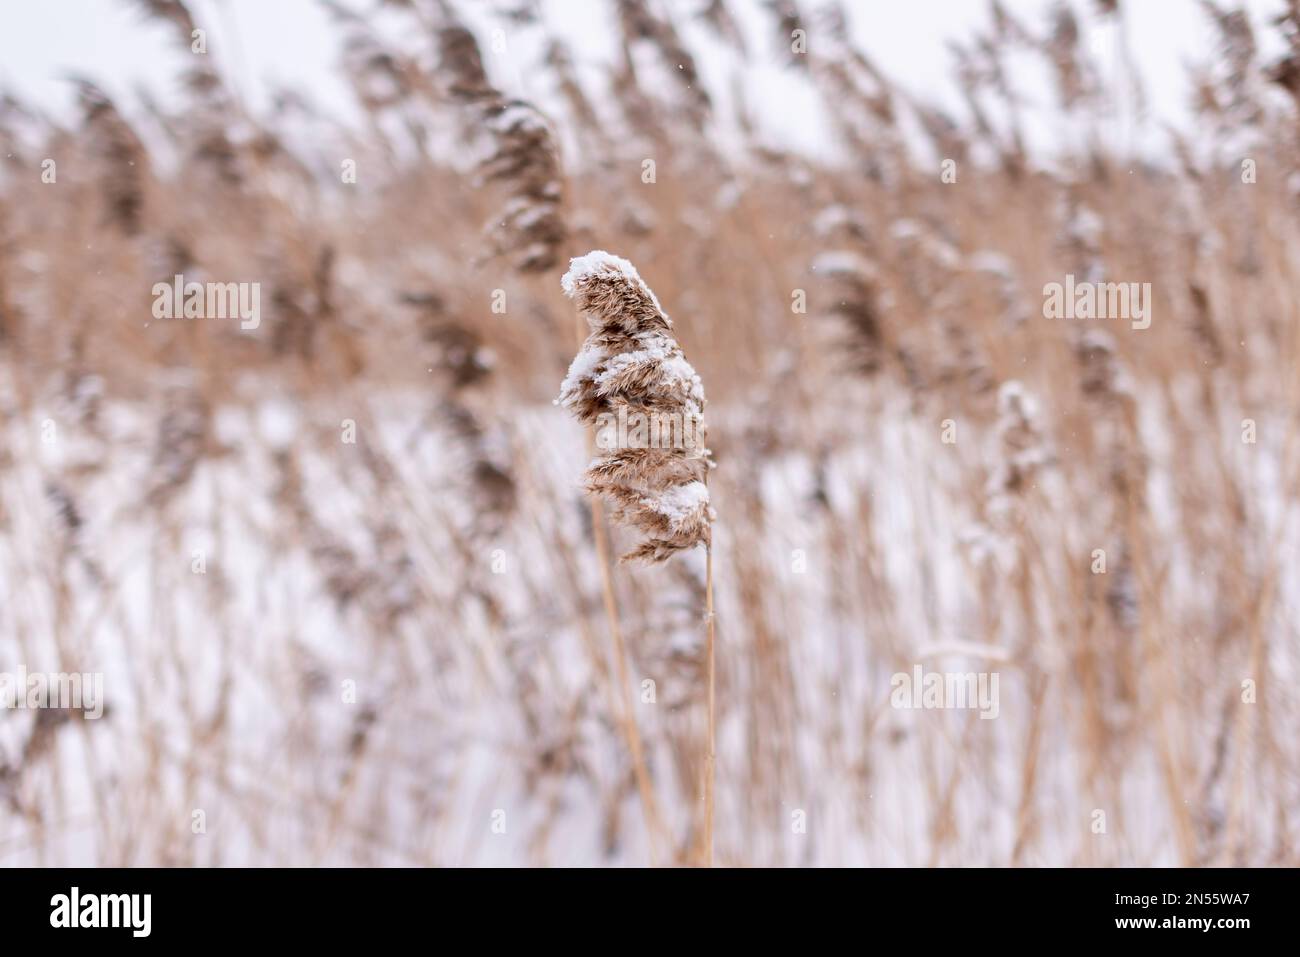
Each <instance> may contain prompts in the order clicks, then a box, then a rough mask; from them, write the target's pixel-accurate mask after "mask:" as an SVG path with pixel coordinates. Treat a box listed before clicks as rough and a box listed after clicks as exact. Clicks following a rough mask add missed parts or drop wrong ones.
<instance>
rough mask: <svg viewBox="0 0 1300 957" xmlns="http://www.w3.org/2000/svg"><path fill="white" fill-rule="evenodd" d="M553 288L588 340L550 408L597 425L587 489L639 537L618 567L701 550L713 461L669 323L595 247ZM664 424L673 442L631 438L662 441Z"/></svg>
mask: <svg viewBox="0 0 1300 957" xmlns="http://www.w3.org/2000/svg"><path fill="white" fill-rule="evenodd" d="M562 285H563V287H564V292H565V294H566V295H568V296H569V298H571V299H573V300H574V301H575V302H576V303H577V304H578V308H579V310H580V311H581V312H582V313H583V315H584V316H585V317H586V319H587V324H588V326H589V327H590V328H591V334H590V335H589V336H588V337H587V340H586V342H584V343H583V345H582V350H581V351H580V352H579V353H578V355H577V356H576V357H575V358H574V360H573V364H572V365H570V367H569V374H568V375H567V376H566V377H565V379H564V383H563V385H561V387H560V397H559V399H558V400H557V401H558V402H559V403H560V404H561V405H563V406H564V407H565V408H566V409H569V410H570V411H571V412H573V414H574V415H576V416H577V417H578V418H579V419H581V420H582V421H583V422H587V423H590V424H592V425H598V426H600V427H601V441H600V443H599V444H600V445H601V447H602V452H603V454H602V455H600V456H599V457H598V458H597V459H595V461H593V462H592V463H591V465H590V466H589V467H588V469H587V488H588V490H589V491H591V492H592V493H593V494H598V495H602V496H604V497H605V498H607V499H608V500H609V501H610V502H611V503H612V504H613V505H614V518H615V520H616V521H618V522H620V523H622V524H625V525H630V526H632V527H634V528H636V529H639V530H640V531H642V532H644V533H645V535H646V539H645V541H643V542H642V543H641V544H640V545H639V546H638V547H637V548H635V549H633V550H632V551H631V552H629V553H628V554H626V555H624V556H623V560H624V561H628V560H631V559H642V560H644V561H651V562H661V561H664V560H665V559H667V558H669V557H670V556H672V555H673V553H674V552H678V551H681V550H683V549H689V548H694V547H695V546H696V545H706V544H708V542H709V526H710V523H711V521H712V517H713V512H712V509H710V507H709V491H708V488H707V486H706V485H705V480H706V476H707V473H708V470H709V469H710V468H711V467H712V464H713V463H712V462H711V460H710V459H709V450H708V449H706V448H704V446H703V436H704V430H703V418H702V417H703V414H704V387H703V385H702V384H701V383H700V377H699V376H698V375H696V374H695V370H694V369H693V368H692V367H691V365H690V363H688V362H687V361H686V358H685V356H683V355H682V350H681V348H680V347H679V346H678V345H677V341H676V340H675V339H673V337H672V320H671V319H669V318H668V315H667V313H665V312H664V311H663V308H662V307H661V306H660V305H659V300H658V299H656V298H655V294H654V293H653V292H651V291H650V287H649V286H647V285H646V284H645V282H644V281H643V280H642V279H641V277H640V275H638V274H637V271H636V268H635V267H634V266H633V265H632V264H631V263H630V262H628V261H627V260H626V259H622V258H620V257H618V256H612V255H610V254H609V253H607V252H604V251H603V250H596V251H594V252H590V253H588V254H587V255H585V256H579V257H576V258H575V259H573V260H572V261H571V262H570V265H569V271H568V272H567V273H565V275H564V279H563V280H562ZM620 422H630V423H632V424H633V428H632V429H631V430H627V429H619V428H617V423H620ZM638 423H640V424H645V423H654V425H652V426H651V427H650V428H651V430H654V431H648V430H640V431H638V430H637V425H638ZM655 426H662V427H661V428H658V429H655ZM669 427H671V428H673V429H675V430H676V431H675V433H674V436H673V441H666V442H665V441H644V442H643V441H639V440H637V439H636V436H637V435H648V436H653V435H654V434H655V433H656V432H657V434H658V436H659V438H660V439H662V438H663V437H664V432H665V431H666V430H667V429H668V428H669ZM624 432H627V433H628V435H624V434H623V433H624ZM629 436H632V438H629ZM679 439H680V440H682V441H678V440H679ZM646 445H649V446H653V447H643V446H646Z"/></svg>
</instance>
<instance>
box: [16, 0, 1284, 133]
mask: <svg viewBox="0 0 1300 957" xmlns="http://www.w3.org/2000/svg"><path fill="white" fill-rule="evenodd" d="M371 2H373V0H351V5H352V6H353V7H354V8H363V9H364V8H366V7H368V6H369V5H370V3H371ZM1051 2H1052V0H1006V4H1007V6H1008V7H1009V8H1010V9H1011V10H1013V11H1014V12H1016V13H1017V14H1018V15H1019V16H1021V17H1022V18H1023V19H1025V20H1026V22H1028V23H1029V24H1031V25H1032V26H1034V27H1036V28H1041V25H1042V24H1043V23H1045V22H1046V16H1047V11H1048V10H1049V8H1050V6H1051ZM1223 2H1225V3H1227V2H1231V0H1223ZM484 3H485V0H472V4H474V6H472V7H471V9H482V7H483V5H484ZM606 3H607V0H545V3H544V7H545V9H546V11H547V16H548V22H550V23H551V25H552V26H553V28H555V29H556V30H557V31H558V32H560V33H563V34H564V35H565V36H566V37H568V39H569V40H570V42H571V43H572V45H573V47H574V48H575V50H576V51H577V53H578V55H579V57H580V58H581V57H584V56H585V57H588V58H595V57H600V56H602V55H603V52H608V50H609V47H608V45H607V41H608V40H609V36H608V30H607V25H608V23H609V21H608V20H607V19H605V18H603V17H601V16H594V15H593V13H595V12H596V11H594V10H593V4H594V5H596V6H597V7H602V8H603V7H604V6H605V5H606ZM697 4H698V0H673V2H672V3H671V4H670V5H669V8H670V9H689V8H691V7H692V6H695V5H697ZM757 4H758V0H732V5H733V7H734V8H735V9H736V10H737V11H738V13H740V14H741V15H748V16H757ZM1281 5H1282V0H1249V2H1248V3H1247V7H1248V8H1249V9H1250V10H1251V12H1252V15H1253V16H1254V18H1255V19H1256V21H1257V23H1260V24H1262V23H1263V21H1264V20H1265V18H1266V17H1267V16H1268V15H1269V14H1270V13H1272V12H1275V11H1277V10H1278V9H1280V7H1281ZM805 6H806V7H808V8H809V9H813V8H815V7H816V0H805ZM845 6H846V8H847V9H848V10H849V11H850V14H851V16H852V19H853V26H854V31H855V34H856V36H857V37H858V38H859V40H860V42H861V44H862V45H863V47H864V48H865V49H866V50H867V52H868V53H869V54H870V55H871V56H872V57H873V58H874V59H875V60H876V62H877V63H878V64H879V65H880V66H882V67H883V68H884V70H885V71H886V72H887V73H888V74H889V75H891V76H892V77H893V78H895V79H896V80H897V81H898V82H900V83H901V84H902V86H903V87H904V88H906V89H908V90H909V91H911V92H913V93H917V94H921V95H923V96H925V97H927V98H929V99H932V100H935V101H937V102H940V103H944V104H947V105H949V106H950V107H953V108H954V109H957V110H960V105H959V104H960V100H959V91H958V90H957V88H956V85H955V81H954V80H953V78H952V58H951V56H950V55H949V53H948V51H947V49H946V47H945V42H946V41H947V40H948V39H953V38H956V39H960V38H962V37H963V36H965V35H967V34H968V33H969V31H970V30H971V29H972V27H974V26H978V25H980V24H983V23H985V22H986V19H987V4H986V3H985V2H983V0H847V2H846V4H845ZM1094 6H1095V4H1094V3H1093V2H1092V0H1075V2H1074V7H1075V9H1077V10H1086V11H1091V10H1092V9H1093V7H1094ZM192 8H193V10H194V11H195V14H196V17H197V18H198V19H199V21H200V23H202V24H203V25H204V26H205V27H207V28H208V29H209V31H210V40H209V46H210V49H211V50H212V51H213V52H214V53H216V54H218V55H219V57H220V59H221V62H222V66H223V68H224V69H225V70H226V72H227V73H228V74H229V75H230V76H231V77H232V79H233V81H234V82H235V84H236V86H237V88H238V89H239V90H240V91H241V92H242V93H243V95H244V97H245V99H246V100H247V101H248V102H249V103H250V104H252V105H253V106H254V107H260V106H264V105H265V103H266V102H267V98H268V94H269V91H270V90H271V89H272V88H273V86H274V85H275V83H277V82H278V83H283V84H288V85H293V86H296V87H300V88H304V89H307V90H308V91H310V93H311V94H312V98H313V99H314V100H315V101H316V102H317V103H318V104H321V105H326V106H329V105H335V106H337V108H338V109H339V110H340V111H341V112H342V114H343V115H345V116H346V115H354V114H353V113H352V110H353V107H351V106H350V105H349V104H350V97H349V94H348V92H347V90H346V88H345V87H344V86H343V84H342V82H341V80H340V79H339V77H338V75H337V72H336V71H335V70H334V69H333V65H334V64H335V62H336V60H337V56H338V37H339V34H338V31H337V30H336V29H335V28H334V27H333V26H332V25H331V23H330V21H329V18H328V16H327V14H326V13H325V12H324V11H323V10H322V9H321V8H320V7H319V6H317V4H316V3H315V2H314V0H192ZM1126 8H1127V13H1126V17H1127V23H1128V30H1129V37H1130V44H1131V46H1132V48H1133V49H1134V51H1135V53H1136V54H1137V60H1138V62H1139V65H1140V69H1141V70H1142V72H1143V74H1144V79H1145V82H1146V86H1147V90H1148V93H1149V97H1150V104H1151V108H1152V111H1153V113H1154V114H1155V116H1156V117H1158V118H1159V119H1161V120H1163V121H1167V122H1171V123H1174V124H1175V125H1179V126H1183V125H1186V123H1187V121H1188V114H1187V108H1186V105H1187V102H1188V99H1189V94H1188V82H1187V71H1186V69H1185V64H1187V63H1190V62H1194V61H1199V60H1205V59H1207V58H1209V57H1210V56H1211V55H1212V53H1213V36H1212V33H1211V32H1210V31H1209V29H1208V28H1207V25H1206V22H1205V17H1204V15H1203V14H1202V12H1201V11H1200V9H1199V7H1198V4H1197V2H1196V0H1141V2H1133V0H1128V2H1127V3H1126ZM1261 32H1262V34H1263V36H1262V37H1261V39H1262V40H1264V41H1265V49H1266V50H1276V49H1278V47H1279V44H1278V41H1277V40H1276V38H1275V37H1274V34H1275V32H1276V31H1275V30H1274V29H1273V28H1271V27H1268V28H1263V29H1262V31H1261ZM1092 40H1093V43H1094V52H1095V54H1096V55H1097V56H1098V59H1099V62H1101V63H1103V64H1106V63H1109V62H1113V59H1114V45H1113V42H1112V39H1111V38H1108V37H1106V36H1103V35H1100V34H1098V35H1096V36H1093V37H1092ZM602 51H603V52H602ZM183 55H184V54H182V53H181V52H180V51H178V50H177V49H176V45H175V40H174V38H173V37H172V36H170V35H169V33H168V31H167V30H166V29H165V28H164V27H162V26H161V25H159V24H157V23H153V22H151V21H148V20H146V19H145V18H143V17H142V16H141V15H140V13H139V12H138V10H137V7H136V6H135V5H134V4H132V3H129V2H127V0H42V2H22V0H0V86H3V87H5V88H8V89H15V90H17V91H18V92H19V93H20V94H21V95H22V96H23V98H24V99H26V100H28V101H32V102H36V103H37V104H39V105H41V106H42V107H43V108H44V109H47V110H50V111H52V112H53V113H54V114H55V115H58V116H65V117H66V116H68V115H69V114H68V111H69V109H70V106H71V103H72V91H71V89H70V85H69V84H68V83H67V82H66V80H65V77H66V76H67V75H68V74H69V73H80V74H85V75H87V76H89V77H91V78H93V79H95V80H96V81H97V82H99V83H101V85H103V86H104V87H105V88H106V89H107V90H109V92H110V93H112V94H113V95H115V96H116V97H119V98H123V100H124V102H129V101H130V96H129V95H128V94H129V93H130V92H131V91H132V90H133V89H134V88H136V87H137V86H140V85H142V86H145V87H147V88H149V89H150V90H151V91H153V92H154V93H155V94H156V95H161V96H163V97H164V98H165V96H166V92H167V91H168V90H169V89H170V88H172V87H173V86H174V84H175V78H176V76H177V72H178V69H179V68H180V67H181V66H182V65H183V60H182V56H183ZM517 63H518V60H517V59H514V58H512V59H510V60H502V61H500V62H498V63H496V64H493V63H492V62H491V57H489V66H490V67H492V68H493V69H494V70H496V71H498V72H499V71H500V70H502V69H506V70H511V69H513V70H515V71H516V73H517ZM774 69H775V68H774ZM782 76H783V75H782V74H781V73H779V72H772V73H771V74H770V75H766V76H759V77H757V78H756V80H755V91H756V95H757V96H759V97H760V102H762V103H763V104H765V105H766V106H767V109H766V110H765V111H764V112H765V113H766V114H767V122H768V123H769V124H776V125H777V126H778V127H779V128H780V129H781V131H783V132H786V133H788V134H789V136H790V137H791V138H793V139H796V140H797V139H799V138H801V137H808V136H812V135H815V130H814V129H813V126H812V125H811V124H813V122H814V121H813V119H812V118H810V117H808V116H807V115H806V114H807V111H806V110H801V109H799V108H798V104H797V103H790V104H786V105H785V106H784V107H783V106H782V103H781V101H780V97H781V92H782V90H781V87H782V85H783V79H782ZM515 79H516V80H517V79H518V77H517V76H516V78H515ZM1021 85H1022V87H1023V88H1025V89H1026V90H1027V91H1028V92H1029V93H1030V94H1031V95H1033V94H1034V93H1035V91H1036V90H1037V91H1038V92H1040V93H1041V94H1042V95H1043V97H1044V99H1045V100H1047V99H1050V96H1049V95H1048V94H1047V93H1046V91H1045V90H1043V86H1042V80H1041V78H1037V77H1026V78H1022V83H1021ZM801 124H802V125H801ZM1045 135H1050V133H1045Z"/></svg>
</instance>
